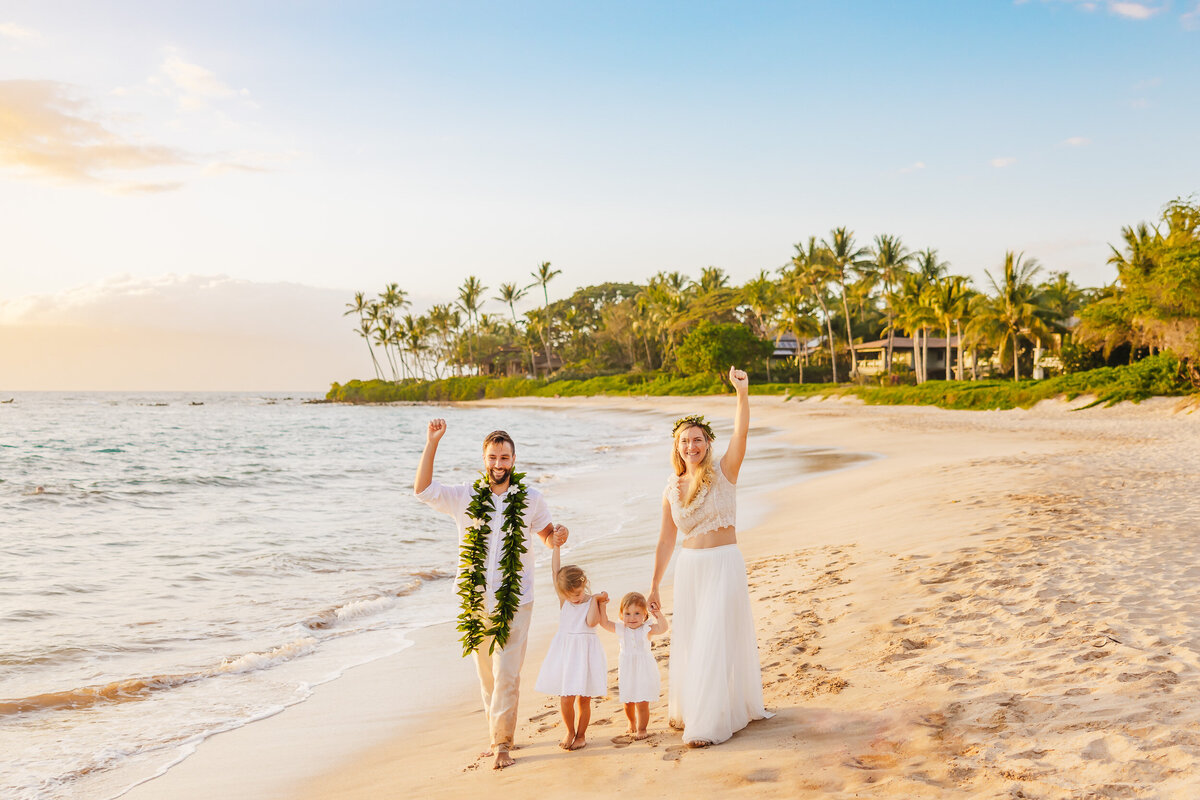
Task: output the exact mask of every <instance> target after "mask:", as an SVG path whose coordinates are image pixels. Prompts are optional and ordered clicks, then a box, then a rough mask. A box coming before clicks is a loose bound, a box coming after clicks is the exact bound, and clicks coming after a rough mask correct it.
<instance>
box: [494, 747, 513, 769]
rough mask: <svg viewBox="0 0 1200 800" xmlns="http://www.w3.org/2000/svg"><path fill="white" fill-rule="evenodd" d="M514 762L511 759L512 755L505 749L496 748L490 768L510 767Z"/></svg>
mask: <svg viewBox="0 0 1200 800" xmlns="http://www.w3.org/2000/svg"><path fill="white" fill-rule="evenodd" d="M515 763H517V762H516V761H513V757H512V756H510V755H509V754H508V751H507V750H497V751H496V760H495V761H494V762H492V769H504V768H505V767H511V766H512V765H513V764H515Z"/></svg>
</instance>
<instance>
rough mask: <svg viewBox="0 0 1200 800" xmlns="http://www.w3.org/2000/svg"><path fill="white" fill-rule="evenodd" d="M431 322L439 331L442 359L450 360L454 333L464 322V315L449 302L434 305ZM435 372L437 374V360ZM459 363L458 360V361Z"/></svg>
mask: <svg viewBox="0 0 1200 800" xmlns="http://www.w3.org/2000/svg"><path fill="white" fill-rule="evenodd" d="M429 324H430V326H431V327H432V328H433V330H434V331H435V332H436V333H437V336H438V340H439V342H440V352H439V359H438V360H440V361H445V362H446V363H449V362H450V356H451V354H452V353H453V342H454V333H455V331H457V330H458V328H459V326H460V325H461V324H462V317H461V316H459V313H458V311H457V310H455V309H454V307H453V306H451V305H450V304H449V303H442V304H438V305H434V306H432V307H430V309H429ZM434 363H435V367H434V374H435V375H436V374H437V367H436V363H437V362H436V361H435V362H434ZM456 364H457V362H456Z"/></svg>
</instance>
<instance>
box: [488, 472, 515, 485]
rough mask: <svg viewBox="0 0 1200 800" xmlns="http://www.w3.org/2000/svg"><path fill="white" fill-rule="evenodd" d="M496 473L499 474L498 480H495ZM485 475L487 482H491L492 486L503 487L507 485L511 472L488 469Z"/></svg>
mask: <svg viewBox="0 0 1200 800" xmlns="http://www.w3.org/2000/svg"><path fill="white" fill-rule="evenodd" d="M497 472H499V473H500V479H499V480H497V479H496V473H497ZM487 474H488V481H490V482H491V484H492V486H503V485H504V484H506V483H508V479H509V478H511V477H512V470H511V469H505V470H495V469H489V470H488V471H487Z"/></svg>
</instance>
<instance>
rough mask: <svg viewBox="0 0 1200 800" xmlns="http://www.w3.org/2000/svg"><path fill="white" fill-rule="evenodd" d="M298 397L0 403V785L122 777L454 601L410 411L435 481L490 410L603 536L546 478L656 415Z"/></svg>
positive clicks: (445, 547)
mask: <svg viewBox="0 0 1200 800" xmlns="http://www.w3.org/2000/svg"><path fill="white" fill-rule="evenodd" d="M4 399H7V397H6V398H4ZM307 399H312V398H308V397H304V396H292V397H271V396H266V395H255V394H211V393H189V394H107V393H81V394H71V393H21V394H17V395H16V396H15V400H14V402H12V403H6V404H2V405H0V798H4V799H5V800H33V798H37V800H45V799H46V798H64V799H72V800H73V799H74V798H110V797H116V796H119V795H120V794H121V793H123V792H124V791H125V790H127V789H128V788H129V786H131V785H133V784H135V783H137V782H139V781H141V780H145V779H146V778H148V777H151V776H153V775H155V774H158V773H160V772H162V771H163V770H165V769H167V768H169V767H170V766H171V765H172V764H174V763H177V762H178V761H179V760H181V759H182V758H185V757H186V756H187V755H188V754H189V753H190V752H191V751H192V750H193V749H194V748H195V747H196V745H197V744H198V743H199V742H201V741H203V740H204V739H205V738H206V737H208V736H211V735H212V734H214V733H216V732H220V731H224V730H229V729H232V728H235V727H238V726H241V725H245V724H247V723H249V722H252V721H254V720H256V719H261V718H263V717H266V716H270V715H271V714H274V713H277V712H279V711H280V710H282V709H283V708H286V707H287V706H289V705H292V704H295V703H299V702H303V701H304V700H305V699H306V698H307V697H308V696H309V695H310V694H311V693H312V691H313V688H314V687H315V686H318V685H320V684H321V683H324V682H327V681H330V680H334V679H336V678H337V677H338V676H339V675H341V674H342V673H343V672H344V671H345V670H346V669H347V668H349V667H351V666H353V665H356V664H361V663H364V662H366V661H370V660H373V659H378V658H382V657H385V656H389V655H392V654H395V653H398V652H401V651H403V650H404V649H405V648H406V647H407V646H408V644H409V640H408V638H407V634H408V633H409V632H411V631H412V630H414V629H416V628H419V627H422V626H426V625H430V624H434V623H437V622H441V621H444V620H447V619H450V618H452V617H453V615H454V607H453V588H452V585H451V584H452V580H451V579H452V577H453V566H454V564H455V561H456V543H455V535H454V527H453V524H452V523H451V522H450V521H449V520H448V519H446V518H445V517H442V516H440V515H437V514H435V513H433V512H432V511H430V510H429V509H427V508H425V507H424V506H422V505H420V504H419V503H416V502H415V501H414V500H413V499H412V497H411V491H412V490H411V485H412V479H413V472H414V470H415V468H416V463H417V460H418V457H419V455H420V451H421V448H422V446H423V444H424V431H425V423H426V421H427V419H428V418H429V417H430V416H434V415H436V416H442V417H445V418H446V419H447V420H448V422H449V432H448V433H447V435H446V437H445V439H444V440H443V443H442V446H441V448H440V450H439V456H438V463H437V477H438V478H439V479H440V480H443V481H445V482H455V481H469V480H472V479H473V477H474V472H475V470H477V469H478V462H479V441H480V440H481V438H482V436H483V435H484V434H485V433H486V432H488V431H490V430H492V429H495V428H501V427H502V428H505V429H506V430H508V431H509V432H510V433H511V434H512V435H513V436H514V438H515V439H516V440H517V443H518V452H517V456H518V467H519V468H520V469H524V470H528V471H529V473H530V475H531V477H533V478H535V479H536V480H537V481H538V485H539V488H542V489H544V490H545V491H546V494H547V498H548V500H549V501H550V506H551V510H552V511H553V512H554V513H555V516H556V518H563V517H565V518H568V519H570V520H571V521H572V522H571V524H572V530H573V533H572V537H573V542H574V544H575V545H576V546H580V545H586V543H587V540H588V538H589V537H591V538H599V537H605V536H617V535H619V534H620V532H621V528H622V524H623V518H622V515H621V512H620V509H619V508H617V509H614V507H606V508H602V509H597V507H596V503H595V502H594V499H587V498H586V497H585V496H583V495H576V496H575V497H576V499H575V501H574V502H575V503H576V506H575V507H572V506H571V502H572V500H571V497H572V495H571V494H570V493H569V492H557V493H556V492H555V490H554V489H555V487H556V486H561V485H563V484H564V483H567V482H573V483H578V482H579V481H577V480H576V479H578V478H581V477H582V478H584V479H585V481H583V482H584V483H594V482H595V481H588V480H586V479H588V478H589V476H593V477H598V478H604V477H605V476H612V475H615V474H619V472H620V468H621V463H622V462H621V459H622V456H623V454H625V453H627V452H628V451H629V449H630V448H636V447H640V446H644V445H645V444H646V443H648V442H651V441H658V442H662V441H663V440H664V437H665V435H666V434H664V432H663V430H661V428H662V422H661V420H660V419H659V418H657V417H654V416H649V415H645V416H643V415H621V416H619V417H618V416H616V415H615V414H612V413H608V414H605V413H573V414H562V413H557V412H545V411H536V410H532V409H498V408H469V409H467V408H437V409H431V408H429V407H420V406H375V407H345V406H336V405H324V404H312V403H306V402H304V401H305V400H307ZM659 491H660V487H659V486H657V485H656V486H654V487H652V488H646V494H645V497H643V498H641V499H642V500H644V501H645V502H648V503H651V504H653V503H654V502H655V498H656V497H657V494H658V492H659ZM639 497H640V495H638V493H637V492H633V493H632V494H631V493H630V492H628V491H626V492H624V495H623V499H624V500H625V501H630V500H637V499H639ZM581 498H582V499H581ZM589 515H590V516H589ZM627 533H628V532H627ZM641 536H642V538H643V539H645V535H644V534H641ZM645 547H646V548H647V551H648V549H649V548H650V547H652V539H650V540H647V541H646V543H645Z"/></svg>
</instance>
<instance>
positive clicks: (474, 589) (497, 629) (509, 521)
mask: <svg viewBox="0 0 1200 800" xmlns="http://www.w3.org/2000/svg"><path fill="white" fill-rule="evenodd" d="M524 477H525V473H523V472H514V473H513V474H512V476H511V477H510V479H509V480H510V481H511V483H510V484H509V490H508V498H507V502H506V503H505V506H504V513H503V514H502V515H501V516H502V517H503V521H502V523H501V525H500V531H501V544H500V576H501V577H500V586H499V588H498V589H497V590H496V608H495V610H494V611H493V612H492V616H491V619H488V617H487V615H486V614H485V613H484V601H485V596H486V594H487V555H488V534H489V533H490V532H491V525H490V523H491V518H492V513H493V512H495V510H496V498H495V495H493V494H492V488H491V485H490V484H489V483H488V479H487V474H486V473H484V474H483V476H482V477H481V478H480V479H479V480H478V481H476V482H475V486H474V489H475V494H474V495H473V496H472V497H471V502H470V503H468V504H467V516H468V517H469V518H470V519H471V520H472V521H473V522H474V523H475V524H473V525H472V526H471V527H469V528H467V532H466V535H465V536H464V537H463V542H462V548H461V549H460V551H459V576H458V592H457V593H458V598H459V603H460V608H461V611H460V612H459V615H458V630H459V632H461V633H462V645H463V657H464V658H465V657H466V656H468V655H470V654H471V653H473V652H475V651H476V650H477V649H479V645H481V644H482V643H483V640H484V639H486V638H487V637H489V636H490V637H492V644H491V646H490V647H489V648H488V653H489V654H491V653H494V652H495V650H496V648H497V647H500V648H503V647H504V645H505V644H506V643H507V642H508V634H509V629H510V628H511V627H512V621H513V617H514V616H516V613H517V608H518V607H519V606H520V605H521V556H522V555H524V553H525V552H526V551H527V550H528V549H529V548H527V547H526V546H525V535H524V533H523V532H522V528H523V527H524V516H525V507H526V499H527V497H528V494H529V490H528V489H527V488H526V486H525V483H524V481H523V480H522V479H523V478H524Z"/></svg>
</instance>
